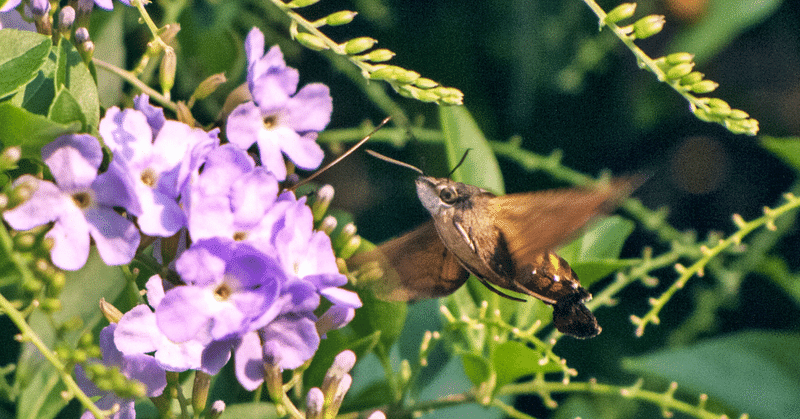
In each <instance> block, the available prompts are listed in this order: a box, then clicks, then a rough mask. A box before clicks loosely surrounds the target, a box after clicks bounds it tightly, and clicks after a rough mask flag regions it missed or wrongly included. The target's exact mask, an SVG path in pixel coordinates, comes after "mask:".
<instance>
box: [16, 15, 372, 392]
mask: <svg viewBox="0 0 800 419" xmlns="http://www.w3.org/2000/svg"><path fill="white" fill-rule="evenodd" d="M245 49H246V53H247V61H248V73H247V83H248V86H249V88H250V93H251V96H252V101H249V102H246V103H244V104H242V105H239V106H238V107H237V108H236V109H235V110H234V112H233V113H232V114H231V115H230V117H229V118H228V120H227V131H226V134H227V139H228V141H229V143H227V144H224V145H220V140H219V130H216V129H215V130H212V131H210V132H206V131H203V130H201V129H197V128H192V127H190V126H188V125H186V124H183V123H181V122H177V121H172V120H167V119H166V118H165V117H164V113H163V111H162V109H161V108H158V107H155V106H152V105H151V104H150V103H149V98H148V97H147V96H145V95H142V96H139V97H137V98H136V100H135V107H134V109H119V108H116V107H114V108H111V109H109V110H108V111H107V112H106V114H105V116H104V117H103V119H102V121H101V122H100V126H99V132H100V135H101V137H102V139H103V141H104V143H105V145H106V146H107V147H108V149H109V150H110V151H111V152H112V153H113V158H112V159H111V161H110V163H109V164H108V169H107V170H105V171H104V172H103V173H101V174H99V175H98V169H99V168H100V166H101V164H102V161H103V153H102V149H101V146H100V143H99V141H98V140H97V139H96V138H94V137H92V136H90V135H86V134H75V135H66V136H63V137H59V138H58V139H57V140H56V141H54V142H53V143H52V144H49V145H48V146H46V147H44V148H43V150H42V156H43V159H44V161H45V163H46V164H47V166H48V167H49V168H50V172H51V173H52V175H53V178H54V180H55V183H52V182H49V181H45V180H40V179H37V178H35V177H33V176H23V177H21V178H20V179H18V180H17V181H16V183H15V184H16V185H18V186H19V185H27V186H28V187H29V188H30V190H31V191H32V192H31V196H30V199H28V200H27V201H26V202H24V203H22V204H21V205H19V206H17V207H16V208H13V209H11V210H8V211H6V212H5V213H4V214H3V215H4V217H5V219H6V221H7V222H8V223H9V225H11V226H12V227H13V228H15V229H18V230H26V229H30V228H33V227H35V226H39V225H43V224H47V223H53V227H52V228H51V229H50V230H49V232H48V233H47V234H46V237H47V238H49V239H51V240H52V243H53V247H52V251H51V257H52V260H53V263H54V264H55V265H56V266H58V267H60V268H62V269H67V270H76V269H80V268H81V267H82V266H83V265H84V264H85V262H86V260H87V257H88V254H89V250H90V238H91V240H93V241H94V243H95V245H96V248H97V250H98V253H99V255H100V256H101V258H102V259H103V260H104V261H105V262H106V263H107V264H109V265H119V264H125V263H128V262H130V261H131V260H132V258H133V257H134V256H135V254H136V252H137V248H138V247H139V245H140V233H141V234H143V235H146V236H150V237H170V236H174V235H175V234H176V233H180V234H182V235H184V236H185V235H186V234H188V238H189V239H190V240H189V241H188V242H189V243H191V244H190V245H189V246H188V248H186V249H185V250H183V251H182V252H181V253H180V254H179V256H178V257H177V258H176V260H175V261H173V262H172V264H171V265H170V266H171V267H173V269H174V271H175V272H177V274H178V275H179V277H180V279H181V280H182V281H183V283H184V284H185V285H180V286H175V285H174V284H171V283H169V282H167V281H164V280H163V279H162V278H161V277H159V276H158V275H156V276H153V277H152V278H150V280H149V281H148V282H147V287H146V288H147V302H148V304H146V305H145V304H142V305H139V306H137V307H134V308H133V309H132V310H130V311H128V312H127V313H125V314H124V315H123V317H122V318H121V320H120V321H119V322H118V323H117V324H112V325H110V326H108V327H107V328H106V329H104V331H103V335H102V336H104V337H105V338H102V339H101V340H100V344H101V348H102V350H103V353H104V354H114V356H111V355H109V356H108V357H107V358H106V359H104V361H103V362H104V363H108V362H112V363H116V364H117V365H120V364H121V363H123V364H127V365H129V366H130V368H129V370H131V371H145V370H146V371H147V374H148V377H138V376H137V377H133V378H139V379H142V378H147V380H148V381H145V383H146V384H150V383H151V382H152V380H151V379H152V378H153V377H154V376H158V374H153V368H152V366H153V365H157V367H158V368H157V369H158V370H159V371H160V375H161V376H163V374H164V371H185V370H189V369H193V370H199V371H203V372H205V373H208V374H211V375H213V374H216V373H217V372H219V370H220V369H221V368H222V367H223V366H224V365H225V364H226V363H227V362H228V361H229V360H230V358H231V356H233V358H234V360H235V370H236V376H237V378H238V380H239V382H240V383H241V384H242V385H243V386H244V387H245V388H246V389H248V390H253V389H255V388H256V387H258V386H259V385H260V384H261V383H262V382H263V371H264V366H263V365H264V363H268V364H270V365H273V366H277V367H278V368H282V369H294V368H297V367H299V366H301V365H302V364H303V363H304V362H306V361H307V360H309V359H310V358H311V357H312V356H313V354H314V353H315V351H316V350H317V348H318V346H319V342H320V336H324V333H325V332H326V331H327V330H330V328H336V327H341V326H343V325H345V324H347V323H348V322H349V321H350V320H351V319H352V318H353V316H354V314H355V309H356V308H358V307H360V306H361V301H360V300H359V298H358V295H357V294H355V293H353V292H351V291H347V290H344V289H342V288H340V287H341V286H343V285H345V283H346V282H347V278H346V277H345V276H344V275H342V274H340V273H339V270H338V267H337V265H336V260H335V256H334V254H333V250H332V248H331V241H330V239H329V237H328V236H327V235H326V234H324V233H323V232H320V231H315V230H314V229H313V216H312V213H311V209H310V208H309V206H308V205H307V204H306V200H305V197H302V198H300V199H297V198H296V197H295V195H294V193H293V192H291V191H284V192H281V191H280V186H279V184H278V181H279V180H283V179H285V178H286V163H285V162H284V160H283V154H284V153H285V154H286V155H287V156H288V157H289V158H290V159H291V160H292V161H293V162H294V163H295V164H296V165H297V166H298V167H300V168H303V169H313V168H316V167H317V166H318V165H319V164H320V163H321V161H322V157H323V155H322V149H321V148H320V147H319V145H318V144H317V143H316V141H315V140H316V135H317V131H320V130H322V129H324V127H325V126H326V125H327V124H328V122H329V121H330V115H331V111H332V102H331V97H330V93H329V91H328V88H327V86H325V85H322V84H311V85H307V86H305V87H303V88H302V89H301V90H300V91H297V84H298V73H297V71H296V70H295V69H292V68H289V67H287V66H286V64H285V62H284V60H283V56H282V54H281V51H280V50H279V49H278V48H277V47H273V48H272V49H270V50H269V52H268V53H267V54H264V36H263V34H262V33H261V32H260V31H259V30H257V29H253V30H252V31H251V32H250V33H249V35H248V36H247V39H246V44H245ZM254 143H257V145H258V148H259V155H260V158H261V161H262V162H263V165H262V166H257V165H256V163H255V162H254V160H253V158H252V157H250V155H248V153H247V152H246V151H245V149H246V148H248V147H250V146H251V145H252V144H254ZM120 208H122V209H124V214H122V215H121V214H120V213H119V209H120ZM134 220H135V222H134ZM184 247H185V246H184ZM323 296H324V297H325V299H326V300H327V301H328V302H327V303H325V306H324V307H328V308H327V310H326V311H325V313H324V314H323V317H324V322H318V320H319V319H318V317H317V315H316V314H315V313H316V312H318V311H319V309H320V305H321V297H323ZM318 323H319V324H323V323H324V324H325V327H323V328H321V329H326V330H318V327H317V325H318ZM111 336H113V338H111ZM151 354H152V355H151ZM131 365H133V366H131ZM155 382H157V383H159V384H158V385H159V386H160V383H161V382H162V381H161V380H160V379H159V380H156V381H155ZM151 386H152V384H151ZM161 389H163V386H161ZM159 391H160V390H159Z"/></svg>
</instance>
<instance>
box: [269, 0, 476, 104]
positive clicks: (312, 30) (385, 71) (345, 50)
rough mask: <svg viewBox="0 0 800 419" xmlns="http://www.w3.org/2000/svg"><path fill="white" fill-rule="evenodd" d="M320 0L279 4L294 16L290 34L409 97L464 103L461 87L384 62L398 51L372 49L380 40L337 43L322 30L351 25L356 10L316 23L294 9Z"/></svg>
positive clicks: (364, 39) (331, 16)
mask: <svg viewBox="0 0 800 419" xmlns="http://www.w3.org/2000/svg"><path fill="white" fill-rule="evenodd" d="M318 1H319V0H293V1H291V2H289V3H285V4H283V3H281V4H279V7H281V9H282V10H284V11H285V12H286V14H287V15H288V16H289V18H290V19H291V24H290V26H289V33H290V34H291V36H292V38H293V39H295V40H296V41H297V42H299V43H300V44H301V45H303V46H305V47H306V48H309V49H312V50H315V51H323V50H331V51H333V52H334V53H336V54H338V55H342V56H345V57H347V58H348V59H349V60H350V61H351V62H353V63H354V64H355V65H356V66H358V67H359V69H360V70H361V73H362V74H363V75H364V77H365V78H367V79H369V80H383V81H385V82H387V83H389V85H390V86H392V88H393V89H394V90H395V91H396V92H398V93H399V94H401V95H403V96H405V97H410V98H414V99H417V100H420V101H423V102H435V103H438V104H445V105H461V104H463V103H464V94H463V93H462V92H461V91H460V90H458V89H455V88H452V87H444V86H440V85H439V83H437V82H435V81H433V80H431V79H427V78H423V77H421V76H420V74H419V73H417V72H415V71H411V70H406V69H404V68H401V67H398V66H394V65H387V64H382V63H384V62H386V61H389V60H391V59H392V58H393V57H394V56H395V53H394V52H392V51H390V50H388V49H386V48H378V49H372V48H373V47H374V46H375V44H377V43H378V41H377V40H376V39H373V38H369V37H359V38H355V39H351V40H348V41H345V42H342V43H337V42H334V41H333V40H331V39H330V38H328V37H327V36H325V34H323V33H322V32H321V31H320V30H319V28H321V27H323V26H338V25H345V24H348V23H350V22H352V21H353V19H354V18H355V17H356V15H357V13H356V12H353V11H349V10H342V11H338V12H334V13H331V14H329V15H327V16H325V17H323V18H321V19H317V20H315V21H313V22H309V21H307V20H305V19H304V18H303V17H302V16H300V15H299V14H297V13H295V12H294V10H295V9H299V8H302V7H307V6H310V5H312V4H315V3H317V2H318ZM301 27H302V28H303V29H304V31H303V32H301V31H300V28H301Z"/></svg>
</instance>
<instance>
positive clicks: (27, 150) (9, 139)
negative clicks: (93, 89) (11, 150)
mask: <svg viewBox="0 0 800 419" xmlns="http://www.w3.org/2000/svg"><path fill="white" fill-rule="evenodd" d="M80 128H81V124H80V122H73V123H71V124H60V123H58V122H55V121H51V120H49V119H47V118H45V117H44V116H41V115H36V114H33V113H31V112H29V111H27V110H25V109H21V108H18V107H16V106H14V105H12V104H10V103H0V143H2V144H3V146H5V147H10V146H20V147H22V157H31V158H36V159H39V158H41V150H42V146H44V145H45V144H47V143H49V142H51V141H53V140H55V139H56V138H57V137H59V136H61V135H64V134H72V133H75V132H78V130H79V129H80Z"/></svg>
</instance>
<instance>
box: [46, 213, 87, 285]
mask: <svg viewBox="0 0 800 419" xmlns="http://www.w3.org/2000/svg"><path fill="white" fill-rule="evenodd" d="M45 237H46V238H48V239H53V248H52V249H51V250H50V258H51V259H52V260H53V264H54V265H56V266H58V267H59V268H61V269H64V270H67V271H76V270H78V269H80V268H81V267H83V265H84V264H85V263H86V260H87V259H88V258H89V223H87V222H86V218H85V217H84V215H83V213H82V212H81V211H80V210H79V209H78V208H77V207H73V208H72V209H69V210H66V211H64V212H62V213H61V215H60V216H59V220H58V222H56V223H55V224H54V225H53V228H51V229H50V231H48V232H47V234H46V235H45Z"/></svg>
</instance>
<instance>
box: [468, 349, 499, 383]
mask: <svg viewBox="0 0 800 419" xmlns="http://www.w3.org/2000/svg"><path fill="white" fill-rule="evenodd" d="M461 362H462V363H463V364H464V373H465V374H466V375H467V377H469V380H470V381H472V384H473V385H475V386H479V385H480V384H481V383H484V382H486V381H487V380H488V379H489V376H490V374H491V372H492V369H491V366H490V365H489V361H487V360H486V359H485V358H483V357H482V356H479V355H475V354H469V353H465V354H462V355H461Z"/></svg>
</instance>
